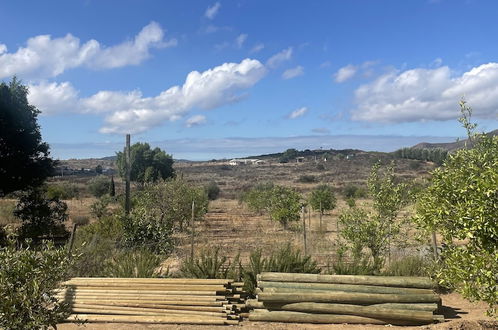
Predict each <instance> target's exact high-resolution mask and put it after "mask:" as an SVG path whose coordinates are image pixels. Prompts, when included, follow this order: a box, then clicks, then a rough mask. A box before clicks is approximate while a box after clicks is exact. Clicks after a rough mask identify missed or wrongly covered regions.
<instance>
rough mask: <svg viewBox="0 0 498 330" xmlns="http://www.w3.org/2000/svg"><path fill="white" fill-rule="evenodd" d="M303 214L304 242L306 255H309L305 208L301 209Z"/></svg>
mask: <svg viewBox="0 0 498 330" xmlns="http://www.w3.org/2000/svg"><path fill="white" fill-rule="evenodd" d="M301 212H302V215H303V241H304V255H305V256H306V255H308V249H307V247H306V212H305V209H304V206H302V207H301Z"/></svg>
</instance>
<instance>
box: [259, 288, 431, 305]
mask: <svg viewBox="0 0 498 330" xmlns="http://www.w3.org/2000/svg"><path fill="white" fill-rule="evenodd" d="M258 299H259V300H260V301H263V302H264V303H266V302H271V303H276V302H279V303H286V304H290V303H298V302H303V301H306V302H317V303H338V304H354V305H372V304H382V303H436V302H438V301H439V300H440V298H439V296H438V295H436V294H434V293H430V294H406V293H403V294H384V293H363V292H339V291H334V292H324V293H304V292H299V293H265V292H262V293H260V294H259V295H258Z"/></svg>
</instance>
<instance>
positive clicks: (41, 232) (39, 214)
mask: <svg viewBox="0 0 498 330" xmlns="http://www.w3.org/2000/svg"><path fill="white" fill-rule="evenodd" d="M66 212H67V204H66V203H64V202H63V201H61V200H59V198H57V197H52V198H48V197H47V196H46V191H45V190H44V189H43V187H41V188H34V189H30V190H28V191H26V192H24V193H23V194H22V196H21V198H19V202H18V203H17V205H16V208H15V210H14V215H15V216H16V217H18V218H19V219H21V221H22V223H23V224H22V226H21V228H20V236H21V238H32V239H39V238H41V237H44V236H53V235H61V234H62V235H66V234H67V231H66V229H65V227H64V222H65V221H66V220H67V218H68V215H67V213H66Z"/></svg>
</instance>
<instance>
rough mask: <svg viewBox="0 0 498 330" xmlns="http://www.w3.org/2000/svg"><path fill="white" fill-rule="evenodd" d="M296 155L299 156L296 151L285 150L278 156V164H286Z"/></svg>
mask: <svg viewBox="0 0 498 330" xmlns="http://www.w3.org/2000/svg"><path fill="white" fill-rule="evenodd" d="M298 155H299V151H297V150H296V149H287V150H285V152H284V153H283V154H282V155H281V156H280V158H279V162H280V163H288V162H289V161H291V160H293V159H295V158H296V157H297V156H298Z"/></svg>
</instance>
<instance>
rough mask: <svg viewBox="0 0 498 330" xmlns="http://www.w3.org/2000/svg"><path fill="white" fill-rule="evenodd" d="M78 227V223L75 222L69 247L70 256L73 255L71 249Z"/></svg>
mask: <svg viewBox="0 0 498 330" xmlns="http://www.w3.org/2000/svg"><path fill="white" fill-rule="evenodd" d="M76 227H78V224H76V223H73V229H72V230H71V236H70V237H69V249H68V251H67V254H68V256H69V257H71V251H72V250H73V244H74V236H75V235H76Z"/></svg>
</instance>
